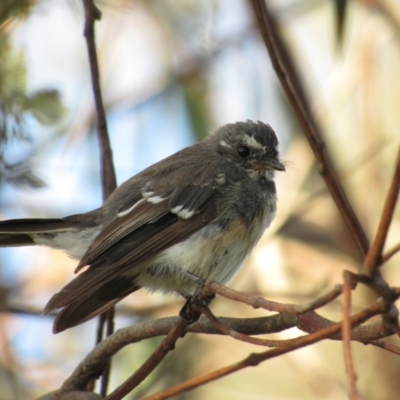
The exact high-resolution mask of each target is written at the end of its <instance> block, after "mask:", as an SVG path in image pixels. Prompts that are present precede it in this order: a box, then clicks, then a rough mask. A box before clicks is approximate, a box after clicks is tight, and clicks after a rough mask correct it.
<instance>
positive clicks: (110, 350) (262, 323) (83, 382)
mask: <svg viewBox="0 0 400 400" xmlns="http://www.w3.org/2000/svg"><path fill="white" fill-rule="evenodd" d="M399 294H400V291H398V295H399ZM218 319H219V321H220V322H221V323H222V324H223V325H224V326H226V327H227V328H228V329H232V330H234V331H236V332H239V333H243V334H245V335H260V334H268V333H274V332H282V331H284V330H286V329H289V328H292V327H296V326H297V328H298V329H300V330H302V331H304V332H306V333H315V332H318V331H321V330H323V329H326V328H329V327H331V326H333V325H334V324H335V322H333V321H331V320H329V319H327V318H324V317H322V316H320V315H318V314H317V313H316V312H314V311H311V312H307V313H305V314H302V315H294V314H277V315H272V316H269V317H261V318H226V317H219V318H218ZM178 320H179V317H168V318H161V319H158V320H155V321H153V320H148V321H142V322H139V323H137V324H135V325H133V326H130V327H126V328H122V329H119V330H118V331H117V332H115V333H114V334H112V335H111V336H109V337H107V338H106V339H104V340H103V341H102V342H101V343H99V344H98V345H97V346H96V347H95V348H94V349H93V350H92V351H91V352H90V353H89V354H87V355H86V357H85V358H84V359H83V360H82V361H81V363H80V364H79V365H78V366H77V367H76V368H75V371H74V372H73V373H72V374H71V376H70V377H69V378H68V379H67V380H66V381H65V382H64V384H63V385H62V388H61V390H64V391H73V390H78V391H79V390H85V389H86V386H87V383H88V381H90V380H91V379H93V378H95V377H96V376H98V374H99V373H100V372H101V370H102V369H104V367H105V365H106V363H107V361H108V360H109V359H110V358H111V357H112V356H113V355H114V354H116V353H117V352H118V351H119V350H120V349H122V348H123V347H125V346H126V345H128V344H132V343H136V342H139V341H142V340H145V339H149V338H154V337H157V336H163V335H167V334H168V332H170V331H171V329H172V328H173V327H174V326H175V325H176V324H177V322H178ZM187 332H192V333H203V334H216V335H221V334H222V332H221V330H220V329H218V328H217V327H215V326H214V325H213V324H212V323H210V322H209V321H208V320H207V319H206V318H205V317H200V320H199V321H198V322H196V323H195V324H193V325H191V326H190V327H188V329H187ZM389 334H391V333H390V332H389V333H388V331H387V330H386V329H385V327H384V326H383V325H382V324H381V323H376V324H369V325H365V326H359V327H356V328H354V329H353V330H352V340H355V341H358V342H361V343H370V342H372V341H376V340H379V339H381V338H383V337H385V336H388V335H389ZM331 339H333V340H341V334H340V333H338V334H337V335H335V336H332V337H331ZM293 340H296V339H293Z"/></svg>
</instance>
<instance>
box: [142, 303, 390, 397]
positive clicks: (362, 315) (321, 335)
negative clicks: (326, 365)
mask: <svg viewBox="0 0 400 400" xmlns="http://www.w3.org/2000/svg"><path fill="white" fill-rule="evenodd" d="M382 310H383V308H382V304H381V303H376V304H374V305H372V306H371V307H369V308H367V309H365V310H363V311H361V312H359V313H357V314H355V315H353V316H352V317H351V318H350V323H351V325H354V324H361V323H363V322H365V321H367V320H368V319H369V318H371V317H372V316H374V315H376V314H379V313H380V312H382ZM341 329H342V323H341V322H338V323H336V324H333V325H332V326H330V327H328V328H326V329H323V330H322V331H319V332H316V333H313V334H311V335H306V336H302V337H300V338H298V339H295V340H292V341H290V343H289V344H288V345H285V346H280V347H276V348H274V349H271V350H268V351H266V352H263V353H253V354H250V355H249V356H248V357H247V358H245V359H244V360H242V361H239V362H237V363H235V364H232V365H230V366H228V367H224V368H221V369H218V370H216V371H213V372H211V373H208V374H205V375H203V376H199V377H197V378H193V379H189V380H187V381H186V382H183V383H181V384H178V385H175V386H173V387H170V388H168V389H166V390H163V391H162V392H159V393H156V394H153V395H151V396H148V397H146V398H145V399H144V400H163V399H167V398H169V397H172V396H176V395H177V394H180V393H182V392H185V391H187V390H192V389H195V388H196V387H199V386H201V385H204V384H205V383H209V382H212V381H214V380H216V379H219V378H222V377H223V376H226V375H229V374H231V373H233V372H236V371H239V370H241V369H244V368H247V367H254V366H256V365H258V364H260V363H261V362H263V361H266V360H269V359H271V358H274V357H277V356H279V355H281V354H285V353H288V352H290V351H293V350H296V349H299V348H302V347H305V346H309V345H310V344H313V343H316V342H319V341H321V340H323V339H327V338H329V337H331V336H334V335H336V334H337V333H338V332H340V330H341Z"/></svg>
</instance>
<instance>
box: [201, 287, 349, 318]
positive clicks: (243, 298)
mask: <svg viewBox="0 0 400 400" xmlns="http://www.w3.org/2000/svg"><path fill="white" fill-rule="evenodd" d="M206 290H208V291H209V292H211V293H215V294H219V295H220V296H223V297H225V298H227V299H230V300H235V301H240V302H242V303H245V304H248V305H250V306H252V307H254V308H263V309H265V310H268V311H275V312H280V313H291V314H303V313H306V312H308V311H312V310H316V309H317V308H320V307H322V306H324V305H325V304H328V303H329V302H331V301H332V300H334V299H335V298H337V297H338V296H340V295H341V294H342V286H341V285H336V286H335V287H334V288H333V289H332V290H330V291H329V292H328V293H326V294H324V295H323V296H321V297H318V298H317V299H315V300H314V301H312V302H309V303H306V304H300V305H297V304H283V303H278V302H276V301H270V300H266V299H264V298H262V297H255V296H252V295H250V294H247V293H243V292H238V291H236V290H234V289H231V288H228V287H226V286H223V285H220V284H219V283H217V282H214V281H211V282H208V283H207V284H206Z"/></svg>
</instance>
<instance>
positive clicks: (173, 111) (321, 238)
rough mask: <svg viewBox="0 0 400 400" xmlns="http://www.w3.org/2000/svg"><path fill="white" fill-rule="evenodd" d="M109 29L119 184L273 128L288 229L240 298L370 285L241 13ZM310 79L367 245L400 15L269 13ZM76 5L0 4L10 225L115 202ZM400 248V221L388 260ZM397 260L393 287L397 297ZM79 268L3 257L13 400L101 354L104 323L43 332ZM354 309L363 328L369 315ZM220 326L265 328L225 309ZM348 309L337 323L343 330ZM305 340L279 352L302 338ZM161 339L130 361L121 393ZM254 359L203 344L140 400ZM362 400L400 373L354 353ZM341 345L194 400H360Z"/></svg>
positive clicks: (135, 305)
mask: <svg viewBox="0 0 400 400" xmlns="http://www.w3.org/2000/svg"><path fill="white" fill-rule="evenodd" d="M97 4H98V6H99V7H100V9H101V10H102V13H103V18H102V20H101V22H99V23H97V25H96V32H97V44H98V50H99V60H100V68H101V75H102V87H103V96H104V100H105V104H106V108H107V117H108V121H109V128H110V136H111V142H112V146H113V155H114V162H115V164H116V170H117V174H118V181H119V183H121V182H123V181H124V180H126V179H127V178H128V177H130V176H131V175H133V174H134V173H136V172H138V171H140V170H141V169H143V168H144V167H146V166H148V165H150V164H152V163H153V162H155V161H157V160H159V159H161V158H163V157H165V156H167V155H169V154H171V153H172V152H174V151H176V150H178V149H180V148H182V147H184V146H187V145H189V144H191V143H193V142H195V141H196V140H199V139H201V138H202V137H204V136H205V135H207V134H209V133H210V132H211V131H213V130H214V129H215V128H216V127H218V126H220V125H222V124H224V123H227V122H233V121H238V120H244V119H260V120H262V121H267V122H269V123H270V124H271V125H272V126H273V127H274V129H275V130H276V132H277V134H278V137H279V139H280V143H281V146H280V148H281V153H282V158H283V159H284V160H286V161H287V163H288V168H287V173H286V174H280V175H279V176H278V177H277V187H278V194H279V209H278V214H277V218H276V221H275V222H274V224H273V226H272V227H271V228H270V229H269V230H268V231H267V232H266V234H265V236H264V237H263V238H262V240H261V242H260V243H259V246H258V247H257V249H256V250H255V251H254V252H253V254H252V256H251V257H250V258H249V260H248V261H247V262H246V265H245V266H244V267H243V268H242V269H241V271H240V272H239V274H238V275H237V276H236V277H235V278H234V280H233V281H232V282H231V284H230V285H231V286H232V287H234V288H235V289H238V290H242V291H245V292H248V293H254V294H261V295H263V296H265V297H266V298H268V299H271V300H276V301H282V302H292V303H302V302H306V301H309V300H311V299H313V298H314V297H315V296H317V295H319V294H321V293H322V292H323V291H324V290H328V289H330V288H332V286H333V285H334V284H336V283H340V282H341V280H342V271H343V270H344V269H349V270H352V271H357V267H358V265H359V263H360V255H359V253H358V252H357V249H356V246H355V245H354V242H353V241H352V239H351V237H350V235H349V233H348V231H347V229H346V227H345V226H344V224H343V222H342V220H341V217H340V215H339V213H338V211H337V209H336V206H335V205H334V203H333V201H332V200H331V198H330V196H329V194H328V192H327V190H326V189H325V185H324V183H323V181H322V179H321V178H320V177H319V175H318V170H317V167H316V164H315V161H314V158H313V155H312V153H311V151H310V149H309V147H308V144H307V142H306V140H305V138H304V137H303V135H302V132H301V131H300V130H299V128H298V125H297V122H296V121H295V120H294V118H293V116H292V113H291V110H290V109H289V108H288V106H287V103H286V100H285V98H284V96H283V94H282V92H281V90H280V87H279V83H278V82H277V80H276V78H275V76H274V72H273V71H272V68H271V65H270V61H269V59H268V56H267V53H266V50H265V47H264V44H263V42H262V40H261V38H260V36H259V34H258V31H257V27H256V26H255V19H254V16H253V14H252V10H251V8H250V7H249V3H247V2H246V1H244V0H229V1H227V0H209V1H207V2H204V1H195V0H151V1H143V0H102V1H98V2H97ZM268 4H269V5H271V7H272V9H273V12H274V13H275V14H276V16H277V18H278V21H279V24H280V29H281V33H282V35H283V36H284V38H285V40H286V41H287V43H288V44H289V46H290V49H291V52H292V57H293V60H294V62H295V64H296V66H297V67H298V68H299V70H300V71H301V75H302V78H303V80H304V83H305V85H306V88H307V90H308V93H309V99H310V103H311V105H312V111H313V113H314V115H315V116H316V118H317V120H318V122H319V124H320V125H321V126H322V127H323V131H324V133H325V140H326V143H327V146H328V149H329V151H330V153H331V155H332V157H333V159H334V161H335V163H336V165H337V167H338V169H339V171H340V179H341V181H342V183H343V185H344V186H345V188H346V190H347V191H348V193H349V196H350V199H351V201H352V203H353V205H354V207H355V209H356V211H357V213H358V215H359V217H360V219H361V221H362V224H363V226H364V228H365V229H366V231H367V232H368V234H369V235H370V237H371V236H372V235H373V234H374V231H375V229H376V227H377V223H378V221H379V217H380V213H381V210H382V208H383V200H384V197H385V195H386V192H387V190H388V187H389V182H390V179H391V175H392V171H393V166H394V160H395V156H396V153H397V151H398V145H399V133H398V126H399V124H400V115H399V112H398V104H400V74H399V73H398V71H399V68H400V9H399V7H398V4H397V1H396V0H353V1H345V0H336V1H334V0H284V1H283V0H280V1H277V0H276V1H269V2H268ZM396 5H397V7H396ZM82 30H83V12H82V4H81V2H80V1H78V0H69V1H68V2H66V1H64V0H52V1H50V0H41V1H35V0H6V1H4V0H3V1H2V2H1V3H0V60H1V62H0V214H1V219H8V218H17V217H44V216H46V217H51V216H62V215H68V214H72V213H77V212H83V211H87V210H89V209H91V208H95V207H97V206H99V205H100V203H101V190H100V187H99V165H98V159H99V157H98V146H97V141H96V139H95V136H94V126H95V112H94V106H93V100H92V93H91V86H90V76H89V69H88V61H87V55H86V48H85V43H84V40H83V37H82ZM399 238H400V213H399V211H397V213H396V216H395V220H394V222H393V224H392V227H391V230H390V235H389V239H388V247H391V246H394V245H396V244H397V243H398V242H399ZM398 260H399V256H397V257H394V258H393V259H392V260H391V261H390V262H389V263H388V264H387V265H386V266H385V267H384V268H383V272H384V274H385V277H386V278H387V280H388V282H389V284H391V285H393V286H398V285H399V274H398V271H397V269H396V262H397V263H398ZM75 264H76V262H75V261H73V260H70V259H68V257H67V256H66V255H64V254H63V253H62V252H58V251H55V250H49V249H45V248H21V249H2V250H1V252H0V311H1V314H0V400H14V399H15V400H22V399H24V400H25V399H31V398H35V397H36V396H39V395H40V394H43V393H45V392H48V391H50V390H52V389H55V388H57V387H59V386H60V384H61V383H62V382H63V381H64V380H65V378H66V377H67V376H68V374H69V373H70V372H71V371H72V370H73V368H74V366H75V365H76V364H77V363H78V362H79V361H80V360H81V359H82V358H83V356H84V355H85V354H86V353H87V352H88V351H89V350H90V349H91V348H92V346H93V344H94V341H95V329H96V321H91V322H89V323H86V324H84V325H83V326H79V327H76V328H73V329H71V330H69V331H67V332H64V333H62V334H59V335H56V336H54V335H52V333H51V324H52V318H51V317H47V316H46V317H44V316H42V315H40V312H41V309H42V307H43V306H44V304H45V303H46V301H47V300H48V299H49V297H50V296H51V295H52V294H53V293H54V292H56V291H57V290H58V289H59V288H61V287H62V286H63V285H64V284H65V283H66V282H67V281H69V280H70V279H71V278H72V275H73V270H74V268H75ZM372 298H373V297H372V294H371V293H369V292H368V290H367V289H364V288H360V289H358V290H357V291H356V293H355V295H354V306H353V309H354V311H357V310H360V309H361V308H362V307H363V306H365V305H366V304H368V301H369V300H372ZM181 305H182V300H181V299H178V298H175V297H163V296H160V295H158V294H148V293H146V292H145V291H139V292H138V293H135V294H133V295H132V296H130V297H129V298H127V299H126V300H125V301H123V302H122V303H121V304H120V305H119V306H118V307H117V312H118V317H117V319H116V325H117V328H118V327H122V326H126V325H130V324H133V323H134V322H135V321H138V320H141V319H148V318H159V317H162V316H167V315H175V314H176V313H177V312H178V310H179V307H180V306H181ZM212 308H213V311H214V312H215V313H216V314H217V315H225V316H246V317H250V316H252V315H254V316H256V315H263V314H264V312H262V311H260V310H258V311H256V310H249V308H247V307H244V306H242V305H238V304H232V303H230V302H228V301H226V300H221V299H217V300H215V301H214V302H213V305H212ZM340 311H341V305H340V300H337V301H336V302H334V303H332V304H330V305H329V306H327V307H325V308H324V309H323V310H322V313H323V315H325V316H327V317H328V318H332V319H340ZM299 333H300V332H298V331H296V330H292V331H290V332H283V333H282V334H280V335H276V337H277V338H287V337H294V336H296V335H298V334H299ZM157 342H158V340H150V341H145V342H143V343H140V344H135V345H134V346H130V347H128V348H126V349H124V350H123V351H121V352H120V354H118V355H117V356H116V357H115V360H114V361H113V368H112V376H111V388H113V387H115V386H116V385H117V384H118V383H120V382H122V380H123V379H124V378H126V377H128V376H129V375H130V374H131V373H132V371H133V370H134V369H135V368H137V367H138V366H139V365H140V364H141V363H142V362H143V361H144V359H145V357H146V356H147V355H149V354H150V352H151V351H152V349H153V348H154V346H155V345H156V343H157ZM257 350H259V349H258V348H257V347H255V346H252V345H249V344H243V343H238V342H233V339H231V338H222V337H208V336H200V335H197V336H195V335H190V336H187V337H185V339H184V340H182V341H180V342H179V345H178V347H177V349H176V351H174V352H173V353H172V354H170V355H169V356H168V357H167V359H166V360H165V362H164V363H163V364H162V365H161V366H160V367H159V368H158V369H157V371H156V372H155V373H154V375H152V376H151V377H150V378H148V379H147V380H146V381H145V382H144V383H143V384H142V385H141V387H140V388H138V390H137V391H136V392H135V393H133V394H132V395H131V396H130V397H129V398H130V399H136V398H140V397H141V396H144V395H145V394H146V393H153V392H154V391H156V390H159V389H162V388H164V387H166V386H168V385H171V384H173V383H178V382H180V381H182V380H183V379H185V378H187V377H193V376H196V375H197V374H201V373H204V372H209V371H211V370H213V369H215V368H218V367H222V366H225V365H228V364H229V363H232V362H236V361H238V360H240V359H242V358H243V357H245V356H246V355H247V354H249V353H250V352H254V351H257ZM353 350H354V354H355V364H356V369H357V374H358V386H359V390H360V393H361V395H362V398H364V399H374V400H375V399H385V400H386V399H397V397H398V395H397V394H398V393H399V391H400V380H399V379H398V376H399V373H400V361H399V359H398V358H397V357H395V356H393V355H392V354H389V353H385V352H383V351H382V350H379V349H376V348H370V347H368V346H363V345H361V344H354V345H353ZM342 353H343V351H342V344H341V343H340V342H338V343H336V342H330V341H325V342H323V343H319V344H317V345H315V346H312V347H309V348H305V349H301V350H299V351H296V352H294V353H291V354H288V355H285V356H283V357H279V358H276V359H272V360H269V361H267V362H265V363H264V364H262V365H260V366H258V367H257V368H252V369H248V370H245V371H242V372H240V373H237V374H234V375H232V376H229V377H227V378H224V379H222V380H218V381H215V382H213V383H211V384H209V385H206V386H204V387H201V388H199V389H197V390H195V391H193V392H190V393H188V394H184V395H182V396H180V397H179V398H182V399H204V398H210V399H228V398H229V399H243V398H246V399H277V398H280V399H310V400H312V399H321V398H324V399H335V400H337V399H345V398H347V389H346V377H345V370H344V361H343V355H342Z"/></svg>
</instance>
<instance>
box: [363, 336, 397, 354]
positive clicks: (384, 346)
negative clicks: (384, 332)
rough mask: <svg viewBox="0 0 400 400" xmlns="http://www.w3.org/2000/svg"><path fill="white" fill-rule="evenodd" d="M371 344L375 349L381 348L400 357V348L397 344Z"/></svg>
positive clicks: (383, 342)
mask: <svg viewBox="0 0 400 400" xmlns="http://www.w3.org/2000/svg"><path fill="white" fill-rule="evenodd" d="M370 344H372V345H373V346H375V347H380V348H381V349H384V350H387V351H390V352H391V353H393V354H397V355H398V356H400V347H399V346H396V345H395V344H392V343H388V342H386V341H385V340H375V341H373V342H371V343H370Z"/></svg>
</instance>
